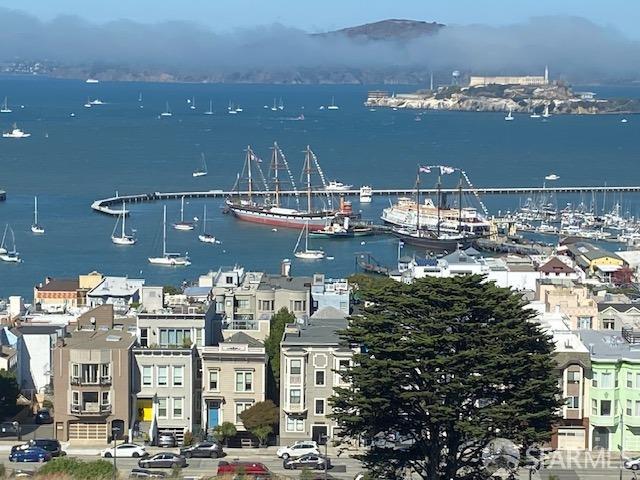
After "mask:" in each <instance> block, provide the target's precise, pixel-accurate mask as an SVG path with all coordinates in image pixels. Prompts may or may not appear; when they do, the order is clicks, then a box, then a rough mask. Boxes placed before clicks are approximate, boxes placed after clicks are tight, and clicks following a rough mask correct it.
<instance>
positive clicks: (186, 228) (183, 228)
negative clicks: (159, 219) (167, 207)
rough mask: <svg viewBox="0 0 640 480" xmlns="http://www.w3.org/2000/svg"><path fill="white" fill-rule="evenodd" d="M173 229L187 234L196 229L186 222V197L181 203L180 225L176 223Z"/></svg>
mask: <svg viewBox="0 0 640 480" xmlns="http://www.w3.org/2000/svg"><path fill="white" fill-rule="evenodd" d="M173 228H174V229H175V230H180V231H183V232H187V231H190V230H193V229H194V228H195V227H194V225H193V223H191V222H185V221H184V195H183V196H182V200H181V201H180V221H179V222H178V223H174V224H173Z"/></svg>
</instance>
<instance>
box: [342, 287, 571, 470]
mask: <svg viewBox="0 0 640 480" xmlns="http://www.w3.org/2000/svg"><path fill="white" fill-rule="evenodd" d="M353 281H354V282H355V283H356V285H357V287H356V288H357V296H358V297H359V298H360V300H361V304H362V305H363V307H362V309H361V311H360V312H359V313H360V314H359V315H355V316H353V317H352V319H351V323H350V325H349V328H348V329H347V330H346V331H344V332H342V333H341V335H342V337H343V338H344V340H345V341H346V342H348V343H350V344H358V345H362V346H363V350H362V353H360V354H357V355H356V356H355V358H354V365H353V366H352V367H350V368H349V369H347V372H346V374H345V377H346V379H347V380H348V381H349V382H350V386H349V387H348V388H337V389H336V395H335V397H334V398H333V399H332V405H333V416H334V418H335V419H336V420H337V421H338V424H339V426H340V428H341V436H343V438H344V439H355V438H362V437H364V438H369V439H388V438H392V437H395V438H399V439H401V440H402V441H403V444H402V446H401V447H402V448H397V445H396V448H391V447H392V443H390V442H384V441H382V442H380V441H374V442H373V444H372V446H371V448H370V449H368V450H367V452H366V453H365V454H364V455H363V457H362V460H363V462H364V464H365V466H366V467H367V468H368V469H369V470H370V471H371V472H372V473H373V474H374V476H375V477H376V478H400V477H401V476H402V473H403V472H406V471H407V470H410V471H413V472H414V473H415V474H417V475H419V476H420V477H421V478H424V479H428V480H445V479H446V480H450V479H476V478H486V476H487V475H486V472H485V471H484V470H483V450H484V451H485V452H486V447H487V445H489V444H490V442H491V441H492V440H494V439H496V438H506V439H509V440H511V441H513V442H514V443H515V444H516V445H518V446H519V447H522V448H523V449H526V448H527V447H528V446H531V445H534V444H537V443H540V442H544V441H546V440H548V439H549V437H550V433H551V426H552V424H553V422H554V421H555V420H556V419H557V417H556V412H557V409H558V407H559V406H560V405H561V400H560V398H559V393H560V392H559V390H558V386H557V379H556V378H555V377H554V375H553V373H552V372H553V369H554V361H553V356H552V354H553V344H552V342H551V341H550V338H549V337H548V336H547V335H545V334H543V333H542V332H541V331H540V330H539V328H538V326H537V325H536V324H535V323H532V322H530V321H529V320H530V319H531V318H532V316H533V312H532V311H531V310H528V309H526V308H525V307H526V302H525V301H524V300H523V299H522V297H521V296H520V295H518V294H517V293H513V292H511V291H510V290H508V289H504V288H499V287H496V286H495V284H493V283H490V282H485V281H484V279H483V277H481V276H458V277H452V278H445V279H436V278H425V279H421V280H418V281H416V282H414V283H413V284H411V285H406V284H401V283H397V282H395V281H393V280H390V279H386V278H373V277H366V276H358V277H355V278H354V279H353Z"/></svg>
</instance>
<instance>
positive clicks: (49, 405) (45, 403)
mask: <svg viewBox="0 0 640 480" xmlns="http://www.w3.org/2000/svg"><path fill="white" fill-rule="evenodd" d="M42 408H47V409H49V410H51V409H52V408H53V402H52V401H51V400H49V399H48V398H45V399H44V400H43V402H42Z"/></svg>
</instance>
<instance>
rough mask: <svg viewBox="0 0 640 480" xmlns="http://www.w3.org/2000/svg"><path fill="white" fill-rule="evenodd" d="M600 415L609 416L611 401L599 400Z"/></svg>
mask: <svg viewBox="0 0 640 480" xmlns="http://www.w3.org/2000/svg"><path fill="white" fill-rule="evenodd" d="M600 415H601V416H603V417H609V416H611V400H600Z"/></svg>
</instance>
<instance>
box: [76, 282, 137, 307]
mask: <svg viewBox="0 0 640 480" xmlns="http://www.w3.org/2000/svg"><path fill="white" fill-rule="evenodd" d="M144 282H145V281H144V280H143V279H135V278H127V277H102V281H101V282H100V283H98V285H96V286H95V287H93V288H92V289H91V290H89V291H88V292H87V305H88V306H89V307H92V308H93V307H97V306H99V305H106V304H110V305H113V308H114V310H115V311H116V312H118V313H126V312H127V311H129V308H130V307H131V304H139V303H140V290H141V289H142V287H143V285H144Z"/></svg>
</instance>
